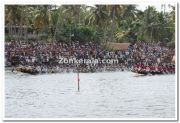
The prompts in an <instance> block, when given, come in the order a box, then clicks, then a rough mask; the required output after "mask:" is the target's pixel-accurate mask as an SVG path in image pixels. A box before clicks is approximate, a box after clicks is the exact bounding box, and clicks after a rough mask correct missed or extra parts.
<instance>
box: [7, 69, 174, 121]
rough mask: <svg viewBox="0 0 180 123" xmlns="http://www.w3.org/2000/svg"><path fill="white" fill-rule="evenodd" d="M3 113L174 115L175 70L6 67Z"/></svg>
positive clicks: (39, 115) (17, 115)
mask: <svg viewBox="0 0 180 123" xmlns="http://www.w3.org/2000/svg"><path fill="white" fill-rule="evenodd" d="M5 117H6V118H73V117H83V118H84V117H87V118H174V117H175V75H158V76H140V77H137V76H135V74H134V73H131V72H111V73H81V74H80V92H78V91H77V75H76V74H75V73H69V74H45V75H35V76H32V75H28V74H23V73H12V72H10V71H6V77H5Z"/></svg>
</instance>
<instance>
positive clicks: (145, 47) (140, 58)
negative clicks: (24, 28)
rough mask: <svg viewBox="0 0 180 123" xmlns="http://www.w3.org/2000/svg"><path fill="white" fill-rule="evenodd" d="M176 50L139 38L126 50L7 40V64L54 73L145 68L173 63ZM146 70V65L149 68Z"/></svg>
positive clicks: (70, 43)
mask: <svg viewBox="0 0 180 123" xmlns="http://www.w3.org/2000/svg"><path fill="white" fill-rule="evenodd" d="M174 55H175V50H174V49H169V48H167V47H165V46H162V45H161V43H146V42H144V41H139V42H137V43H135V44H131V45H129V47H128V49H126V50H121V49H119V50H113V49H107V48H105V47H104V45H102V44H99V43H95V42H85V43H82V42H78V41H75V42H54V43H47V42H24V41H6V42H5V65H6V66H10V67H17V66H23V67H30V68H33V69H36V70H37V71H38V72H40V73H53V72H77V71H80V72H97V71H117V70H121V71H124V70H132V69H137V66H138V69H139V68H140V69H141V68H143V67H142V66H154V67H155V66H156V67H159V66H166V67H168V66H170V67H175V66H174V65H173V64H172V58H173V56H174ZM62 59H78V60H79V59H98V60H100V61H101V60H103V59H117V60H118V62H116V63H102V62H99V63H96V64H94V63H93V64H90V63H89V64H86V63H81V64H76V63H60V61H61V60H62ZM145 69H146V67H145Z"/></svg>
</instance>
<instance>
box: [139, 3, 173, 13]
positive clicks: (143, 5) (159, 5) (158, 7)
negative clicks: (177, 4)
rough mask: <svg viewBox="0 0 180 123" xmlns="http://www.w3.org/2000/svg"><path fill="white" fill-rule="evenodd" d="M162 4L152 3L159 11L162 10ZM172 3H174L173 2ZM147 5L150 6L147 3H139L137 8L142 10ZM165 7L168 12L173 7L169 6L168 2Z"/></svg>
mask: <svg viewBox="0 0 180 123" xmlns="http://www.w3.org/2000/svg"><path fill="white" fill-rule="evenodd" d="M161 5H162V4H152V6H154V7H155V8H156V10H157V11H159V12H160V11H162V7H161ZM171 5H172V4H171ZM147 7H148V5H147V4H139V5H138V6H137V8H138V9H140V10H142V11H144V10H145V9H146V8H147ZM165 9H166V10H165V11H166V12H169V11H171V8H169V7H168V4H166V5H165Z"/></svg>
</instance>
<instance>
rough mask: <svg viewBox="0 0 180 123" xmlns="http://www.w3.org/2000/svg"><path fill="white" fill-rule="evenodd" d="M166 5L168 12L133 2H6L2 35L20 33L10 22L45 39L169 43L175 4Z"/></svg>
mask: <svg viewBox="0 0 180 123" xmlns="http://www.w3.org/2000/svg"><path fill="white" fill-rule="evenodd" d="M170 7H171V8H172V11H171V12H163V11H161V12H158V11H157V10H156V9H155V8H154V7H152V6H149V7H147V8H146V9H145V10H144V11H140V10H138V9H137V7H136V5H94V6H87V5H62V6H57V5H21V6H20V5H6V6H5V24H6V27H7V30H8V32H10V33H9V34H8V35H6V37H5V39H6V40H10V39H19V38H20V37H22V35H19V32H18V31H17V32H15V34H14V32H13V31H12V30H11V28H10V27H11V26H18V27H19V29H20V28H21V27H22V26H27V27H28V32H30V33H33V34H36V35H38V36H36V37H37V39H38V40H45V41H75V40H79V41H85V42H86V41H96V42H107V41H110V42H134V41H138V40H145V41H150V42H158V41H161V42H163V43H165V44H168V45H169V44H170V45H171V44H173V43H172V42H174V41H175V7H174V6H170ZM21 31H23V30H21ZM21 31H20V32H21ZM14 35H16V36H14ZM23 36H24V38H23V39H28V38H26V36H27V35H23ZM29 40H31V39H29ZM32 40H33V39H32ZM170 42H171V43H170Z"/></svg>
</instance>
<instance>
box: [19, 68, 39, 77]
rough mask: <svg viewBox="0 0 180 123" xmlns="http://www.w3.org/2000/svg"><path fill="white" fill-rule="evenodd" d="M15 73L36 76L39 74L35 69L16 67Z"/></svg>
mask: <svg viewBox="0 0 180 123" xmlns="http://www.w3.org/2000/svg"><path fill="white" fill-rule="evenodd" d="M16 71H19V72H23V73H28V74H33V75H35V74H38V73H39V72H38V71H37V70H36V69H33V68H32V67H24V66H23V67H22V66H21V67H17V68H16Z"/></svg>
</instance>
